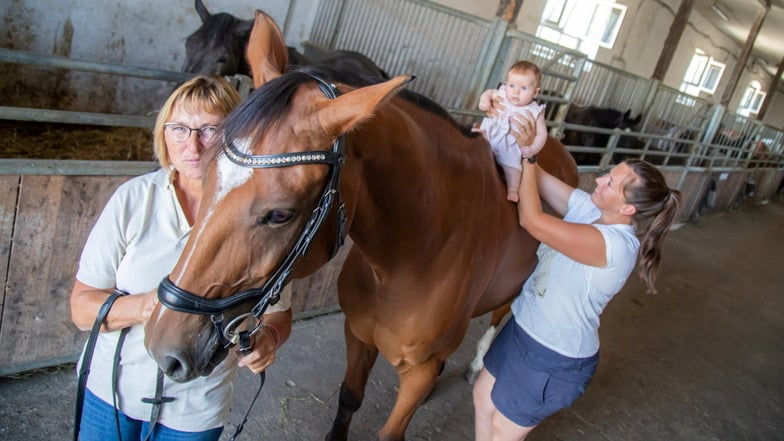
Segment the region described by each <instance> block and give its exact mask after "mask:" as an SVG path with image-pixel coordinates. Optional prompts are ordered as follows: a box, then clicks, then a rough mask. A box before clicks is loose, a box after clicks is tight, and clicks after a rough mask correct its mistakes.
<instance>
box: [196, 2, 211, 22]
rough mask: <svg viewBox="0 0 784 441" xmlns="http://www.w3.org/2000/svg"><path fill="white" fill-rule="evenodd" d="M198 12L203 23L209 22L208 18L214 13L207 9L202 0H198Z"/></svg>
mask: <svg viewBox="0 0 784 441" xmlns="http://www.w3.org/2000/svg"><path fill="white" fill-rule="evenodd" d="M196 13H197V14H199V17H201V22H202V23H207V20H209V19H210V17H212V14H210V11H208V10H207V7H206V6H204V3H202V2H201V0H196Z"/></svg>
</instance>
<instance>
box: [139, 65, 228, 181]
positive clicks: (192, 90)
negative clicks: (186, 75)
mask: <svg viewBox="0 0 784 441" xmlns="http://www.w3.org/2000/svg"><path fill="white" fill-rule="evenodd" d="M240 101H242V98H241V97H240V94H239V92H237V91H236V90H235V89H234V88H233V87H232V86H231V85H230V84H229V82H228V81H226V80H224V79H223V78H222V77H218V76H204V75H200V76H197V77H194V78H191V79H190V80H188V81H186V82H185V83H183V84H182V85H180V86H179V87H178V88H177V89H175V90H174V92H172V93H171V95H169V97H168V98H167V99H166V101H165V102H164V103H163V106H161V110H160V111H159V112H158V117H157V118H156V120H155V127H154V128H153V131H152V144H153V151H154V153H155V158H156V159H157V160H158V163H159V164H160V165H161V167H162V168H164V169H168V168H169V167H170V165H171V159H170V158H169V152H168V150H167V148H166V138H165V137H164V134H163V131H164V129H165V126H164V124H166V123H167V122H169V118H171V116H172V113H174V109H175V108H177V107H178V106H182V108H183V109H185V110H186V111H188V112H191V113H197V112H206V113H209V114H211V115H220V116H223V117H225V116H226V115H228V114H229V113H231V111H232V110H234V108H235V107H237V105H238V104H239V103H240Z"/></svg>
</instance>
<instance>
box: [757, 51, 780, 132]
mask: <svg viewBox="0 0 784 441" xmlns="http://www.w3.org/2000/svg"><path fill="white" fill-rule="evenodd" d="M781 75H784V58H782V59H781V61H780V62H779V68H778V70H777V71H776V76H774V77H773V81H771V82H770V86H768V93H766V94H765V99H764V100H762V105H761V106H760V110H759V112H757V121H762V118H764V117H765V112H767V111H768V107H769V106H770V102H771V101H773V95H775V94H776V91H777V90H778V88H779V80H781Z"/></svg>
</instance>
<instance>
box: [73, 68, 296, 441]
mask: <svg viewBox="0 0 784 441" xmlns="http://www.w3.org/2000/svg"><path fill="white" fill-rule="evenodd" d="M239 102H240V96H239V94H238V93H237V92H236V90H234V89H233V88H232V87H231V86H230V85H229V84H228V83H227V82H226V81H224V80H223V79H222V78H218V77H204V76H200V77H196V78H193V79H191V80H189V81H188V82H186V83H184V84H182V85H181V86H180V87H178V88H177V89H176V90H175V91H174V92H173V93H172V94H171V95H170V96H169V98H168V99H167V100H166V102H165V103H164V105H163V107H162V108H161V110H160V112H159V114H158V118H157V121H156V123H155V128H154V131H153V136H154V147H155V154H156V157H157V158H158V161H159V162H160V165H161V169H159V170H157V171H153V172H151V173H147V174H145V175H142V176H138V177H136V178H134V179H131V180H130V181H128V182H126V183H124V184H123V185H121V186H120V187H119V188H118V189H117V191H116V192H115V193H114V195H113V196H112V197H111V199H110V200H109V202H108V203H107V205H106V207H105V208H104V210H103V212H102V213H101V215H100V217H99V219H98V221H97V222H96V224H95V226H94V227H93V229H92V231H91V233H90V236H89V237H88V239H87V243H86V244H85V246H84V249H83V251H82V256H81V260H80V262H79V270H78V272H77V274H76V283H75V284H74V288H73V291H72V293H71V316H72V320H73V322H74V323H75V324H76V326H77V327H79V329H82V330H89V329H90V328H91V326H92V324H93V322H94V320H95V318H96V316H97V315H98V311H99V308H100V307H101V305H102V304H103V303H104V301H105V300H106V299H107V297H108V296H109V295H110V293H111V292H112V291H113V290H114V289H115V288H116V289H118V290H122V291H125V292H128V293H130V294H131V295H127V296H122V297H120V298H118V299H117V301H116V302H115V304H114V306H113V307H112V309H111V310H110V312H109V314H108V316H107V317H106V320H105V321H104V325H103V327H102V328H101V334H100V336H99V338H98V341H97V344H96V346H95V351H94V355H93V359H92V364H91V369H90V376H89V379H88V383H87V391H86V393H85V399H84V408H83V413H82V419H81V426H80V428H79V438H80V439H81V440H83V441H88V440H110V439H111V440H114V439H123V440H133V439H136V440H139V439H143V438H145V437H147V436H148V434H149V432H150V430H151V429H153V427H151V426H154V439H155V440H174V439H178V440H183V439H188V440H217V439H218V438H219V437H220V434H221V432H222V430H223V426H224V424H225V422H226V419H227V416H228V413H229V405H230V403H231V401H232V395H233V385H232V383H233V379H234V377H235V372H236V370H237V367H238V366H247V367H249V368H250V369H251V370H252V371H253V372H260V371H261V370H263V369H265V368H266V367H267V366H268V365H269V364H270V363H272V361H273V360H274V357H275V351H276V349H277V348H278V347H279V346H280V345H281V344H282V343H283V342H284V341H285V340H286V339H287V338H288V336H289V334H290V331H291V309H290V289H289V290H286V291H284V293H283V295H282V297H281V301H280V302H279V303H278V304H276V305H275V306H274V307H271V308H270V309H268V311H267V313H266V314H265V315H264V317H263V320H264V324H265V326H264V327H263V328H262V330H263V332H260V333H259V334H258V336H256V339H255V344H254V346H253V351H252V352H251V353H249V354H248V355H245V356H243V357H241V358H239V356H238V355H237V354H236V353H232V354H230V355H229V357H227V358H226V359H225V360H224V361H223V362H222V363H221V364H220V365H219V366H218V367H216V368H215V369H214V371H213V372H212V374H210V375H209V376H207V377H200V378H198V379H196V380H194V381H192V382H189V383H187V384H179V383H175V382H170V381H168V380H166V379H164V380H163V383H162V391H159V392H160V395H162V396H163V397H166V398H165V399H164V400H163V401H164V402H163V404H162V405H161V406H162V407H161V408H160V409H156V412H157V411H158V410H160V412H158V414H159V418H157V423H158V424H152V425H151V424H150V420H153V421H154V420H155V419H156V418H154V417H151V414H152V410H153V407H154V406H153V404H151V401H153V400H152V398H153V397H155V395H156V382H157V371H158V366H157V364H156V363H155V361H154V360H153V359H152V358H151V357H150V356H149V355H148V354H147V352H146V350H145V348H144V322H145V320H146V319H147V318H148V316H149V313H150V312H151V310H152V308H153V306H154V304H155V302H156V301H157V297H156V288H157V286H158V284H159V283H160V281H161V280H162V279H163V278H164V277H165V276H166V275H167V274H168V273H169V272H170V271H171V270H172V268H173V267H174V265H175V263H176V262H177V260H178V258H179V255H180V252H181V250H182V247H183V246H184V245H185V242H186V241H187V239H188V236H189V234H190V230H191V225H192V224H193V221H194V219H195V218H196V214H197V213H198V211H199V204H200V202H201V196H202V169H201V164H200V160H201V157H202V154H203V153H204V151H205V149H207V148H210V146H211V144H212V143H213V141H214V139H215V138H216V135H217V133H218V127H219V125H220V124H221V122H222V121H223V119H224V118H225V117H226V115H228V114H229V112H231V111H232V110H233V109H234V108H235V107H236V106H237V104H239ZM124 328H127V329H128V330H127V333H126V335H125V336H124V337H123V338H124V343H123V344H122V345H121V348H119V361H118V363H117V365H116V366H115V351H116V350H117V349H118V342H119V341H120V340H121V339H120V335H121V330H122V329H124ZM113 375H115V376H116V377H117V378H116V380H115V379H113ZM118 431H119V433H118ZM120 436H121V437H120Z"/></svg>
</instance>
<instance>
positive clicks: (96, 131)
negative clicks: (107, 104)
mask: <svg viewBox="0 0 784 441" xmlns="http://www.w3.org/2000/svg"><path fill="white" fill-rule="evenodd" d="M0 158H18V159H74V160H104V161H153V160H154V158H153V151H152V133H151V130H150V129H142V128H133V127H102V126H85V125H71V124H51V123H26V122H19V121H2V122H0Z"/></svg>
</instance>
